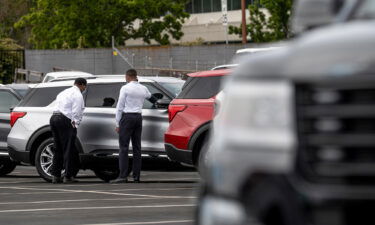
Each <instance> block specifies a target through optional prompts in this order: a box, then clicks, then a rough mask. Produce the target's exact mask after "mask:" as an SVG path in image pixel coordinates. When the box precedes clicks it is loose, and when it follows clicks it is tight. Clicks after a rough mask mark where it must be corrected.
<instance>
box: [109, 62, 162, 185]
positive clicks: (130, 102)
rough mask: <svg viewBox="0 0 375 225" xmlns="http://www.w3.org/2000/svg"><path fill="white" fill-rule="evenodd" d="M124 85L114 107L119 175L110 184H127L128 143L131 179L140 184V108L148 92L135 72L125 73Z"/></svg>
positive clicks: (131, 70)
mask: <svg viewBox="0 0 375 225" xmlns="http://www.w3.org/2000/svg"><path fill="white" fill-rule="evenodd" d="M125 77H126V83H127V84H126V85H124V86H122V88H121V90H120V95H119V100H118V102H117V107H116V131H117V132H118V133H119V143H120V153H119V169H120V174H119V177H118V178H117V179H116V180H113V181H112V182H111V183H126V182H128V180H127V176H128V163H129V156H128V152H129V142H130V140H131V141H132V146H133V178H134V182H137V183H139V182H140V175H141V163H142V157H141V136H142V107H143V102H144V100H145V99H151V101H155V100H154V98H151V97H152V96H151V93H150V91H149V90H148V89H147V88H146V87H145V86H143V85H141V84H140V83H138V79H137V71H136V70H134V69H130V70H128V71H126V76H125Z"/></svg>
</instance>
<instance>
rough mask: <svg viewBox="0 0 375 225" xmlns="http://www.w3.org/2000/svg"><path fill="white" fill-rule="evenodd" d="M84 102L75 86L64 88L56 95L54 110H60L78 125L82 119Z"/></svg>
mask: <svg viewBox="0 0 375 225" xmlns="http://www.w3.org/2000/svg"><path fill="white" fill-rule="evenodd" d="M84 109H85V102H84V100H83V96H82V93H81V91H80V90H79V88H78V87H77V86H73V87H71V88H68V89H65V90H64V91H62V92H60V93H59V94H58V95H57V97H56V106H55V112H60V113H62V114H64V115H65V116H66V117H68V118H69V119H70V120H72V121H74V123H75V125H76V126H78V125H79V124H80V123H81V121H82V116H83V110H84Z"/></svg>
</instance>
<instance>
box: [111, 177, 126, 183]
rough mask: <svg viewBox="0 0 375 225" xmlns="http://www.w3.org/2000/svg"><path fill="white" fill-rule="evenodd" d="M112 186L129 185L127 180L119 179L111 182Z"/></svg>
mask: <svg viewBox="0 0 375 225" xmlns="http://www.w3.org/2000/svg"><path fill="white" fill-rule="evenodd" d="M110 183H111V184H123V183H128V179H127V178H117V179H116V180H112V181H111V182H110Z"/></svg>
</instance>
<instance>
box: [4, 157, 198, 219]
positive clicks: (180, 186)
mask: <svg viewBox="0 0 375 225" xmlns="http://www.w3.org/2000/svg"><path fill="white" fill-rule="evenodd" d="M161 163H168V162H165V161H162V162H161ZM144 167H145V168H146V170H145V171H143V172H142V180H141V183H126V184H108V183H103V181H102V180H100V179H98V178H96V177H95V176H94V174H93V173H92V172H91V171H81V172H80V173H79V174H78V178H77V179H78V180H79V181H80V182H79V183H77V184H69V185H68V184H51V183H46V182H45V181H44V180H42V179H41V178H40V177H39V176H38V174H37V172H36V171H35V168H34V167H25V166H19V167H17V168H16V169H15V170H14V171H13V172H12V173H11V174H9V175H8V176H6V177H1V178H0V199H1V201H0V218H1V220H0V224H12V225H16V224H28V225H32V224H38V225H39V224H48V225H50V224H81V225H83V224H85V225H87V224H95V225H97V224H111V225H114V224H116V225H120V224H123V225H126V224H129V225H130V224H134V225H135V224H140V225H141V224H184V225H185V224H193V217H194V216H193V215H194V210H195V206H196V201H197V193H198V191H199V175H198V174H197V172H195V171H193V170H192V169H189V168H183V167H180V166H176V165H172V166H170V165H168V166H167V167H160V164H159V166H152V165H145V166H144Z"/></svg>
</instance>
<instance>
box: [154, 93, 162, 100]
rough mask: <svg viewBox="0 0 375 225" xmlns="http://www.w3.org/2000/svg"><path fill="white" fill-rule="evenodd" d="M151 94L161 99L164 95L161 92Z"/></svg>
mask: <svg viewBox="0 0 375 225" xmlns="http://www.w3.org/2000/svg"><path fill="white" fill-rule="evenodd" d="M152 96H154V98H156V99H162V98H163V97H164V95H163V94H162V93H154V94H152Z"/></svg>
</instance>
